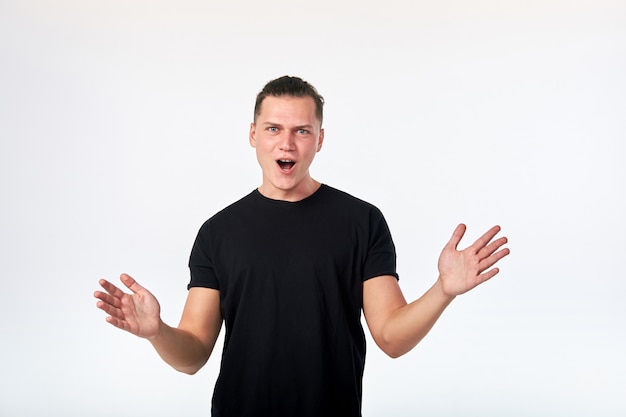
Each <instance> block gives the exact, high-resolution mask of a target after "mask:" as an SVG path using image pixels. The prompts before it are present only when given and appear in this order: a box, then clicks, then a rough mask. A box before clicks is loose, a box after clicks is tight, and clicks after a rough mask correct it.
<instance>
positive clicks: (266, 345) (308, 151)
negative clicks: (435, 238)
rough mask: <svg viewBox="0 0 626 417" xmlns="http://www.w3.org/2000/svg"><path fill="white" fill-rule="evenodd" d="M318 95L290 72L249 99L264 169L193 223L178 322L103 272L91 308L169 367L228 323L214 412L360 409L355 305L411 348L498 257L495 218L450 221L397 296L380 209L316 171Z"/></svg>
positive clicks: (384, 338)
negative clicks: (468, 230) (417, 276)
mask: <svg viewBox="0 0 626 417" xmlns="http://www.w3.org/2000/svg"><path fill="white" fill-rule="evenodd" d="M322 108H323V98H322V97H321V96H320V95H319V94H318V93H317V91H316V90H315V88H314V87H313V86H311V85H310V84H308V83H307V82H305V81H303V80H301V79H300V78H297V77H288V76H285V77H281V78H278V79H276V80H273V81H270V82H269V83H268V84H267V85H266V86H265V87H264V88H263V90H262V91H261V92H260V93H259V95H258V96H257V101H256V106H255V111H254V122H253V123H251V125H250V137H249V140H250V144H251V145H252V147H253V148H255V149H256V155H257V159H258V162H259V165H260V166H261V170H262V173H263V181H262V183H261V185H260V186H259V188H258V189H256V190H254V191H252V192H251V193H250V194H248V195H247V196H245V197H244V198H242V199H241V200H239V201H237V202H236V203H234V204H232V205H230V206H228V207H227V208H225V209H224V210H222V211H220V212H219V213H217V214H215V215H214V216H213V217H211V218H210V219H209V220H207V222H206V223H204V225H203V226H202V227H201V229H200V231H199V233H198V236H197V238H196V241H195V243H194V246H193V249H192V252H191V256H190V261H189V267H190V270H191V282H190V284H189V286H188V288H189V293H188V297H187V301H186V303H185V307H184V309H183V313H182V318H181V321H180V324H179V325H178V327H170V326H168V325H166V324H165V323H163V322H162V321H161V319H160V308H159V304H158V302H157V300H156V298H155V297H154V296H153V295H152V294H151V293H150V292H148V291H147V290H146V289H144V288H143V287H142V286H140V285H139V284H138V283H137V282H136V281H135V280H133V279H132V278H131V277H130V276H128V275H125V274H123V275H122V276H121V281H122V282H123V284H124V285H125V286H126V287H128V288H129V289H130V290H131V291H132V294H127V293H124V292H123V291H122V290H121V289H119V288H117V287H116V286H114V285H113V284H111V283H110V282H107V281H105V280H101V281H100V285H101V286H102V287H103V288H104V289H105V290H106V292H101V291H96V292H95V297H96V298H98V299H99V301H98V303H97V306H98V307H99V308H100V309H102V310H104V311H105V312H106V313H108V314H109V317H107V321H108V322H109V323H111V324H112V325H114V326H116V327H119V328H121V329H123V330H127V331H129V332H130V333H132V334H135V335H137V336H140V337H144V338H146V339H148V340H149V341H150V343H152V345H153V346H154V348H155V349H156V351H157V352H158V353H159V355H160V356H161V357H162V358H163V360H165V362H167V363H168V364H170V365H171V366H172V367H174V368H175V369H177V370H179V371H181V372H186V373H189V374H193V373H195V372H197V371H198V370H199V369H200V368H201V367H202V366H203V365H204V364H205V363H206V361H207V360H208V358H209V356H210V355H211V352H212V351H213V347H214V345H215V341H216V339H217V337H218V334H219V332H220V329H221V326H222V322H224V323H225V327H226V335H225V342H224V348H223V354H222V364H221V370H220V374H219V377H218V380H217V383H216V386H215V390H214V394H213V403H212V414H213V416H214V417H222V416H227V417H237V416H274V417H280V416H290V417H291V416H299V417H306V416H310V417H322V416H324V417H328V416H341V417H350V416H354V417H356V416H360V415H361V381H362V376H363V367H364V361H365V337H364V333H363V329H362V326H361V322H360V317H361V311H363V314H364V316H365V319H366V321H367V326H368V328H369V330H370V332H371V334H372V336H373V338H374V340H375V342H376V344H377V345H378V346H379V347H380V348H381V349H382V350H383V351H384V352H385V353H386V354H388V355H389V356H391V357H398V356H400V355H403V354H404V353H406V352H408V351H409V350H411V349H412V348H413V347H414V346H415V345H416V344H417V343H418V342H419V341H420V340H421V339H422V338H423V337H424V336H425V335H426V334H427V333H428V331H429V330H430V329H431V327H432V326H433V325H434V324H435V322H436V321H437V319H438V318H439V316H440V315H441V313H442V312H443V311H444V309H445V308H446V307H447V306H448V305H449V304H450V302H451V301H452V300H453V299H454V298H455V297H456V296H457V295H459V294H462V293H464V292H466V291H468V290H470V289H472V288H474V287H475V286H477V285H478V284H480V283H482V282H484V281H486V280H488V279H490V278H492V277H493V276H494V275H496V274H497V273H498V269H497V268H492V269H490V268H491V267H492V266H493V265H494V264H495V263H496V262H497V261H498V260H500V259H502V258H503V257H504V256H506V255H508V253H509V250H508V249H507V248H502V246H503V245H504V244H505V243H506V242H507V240H506V238H504V237H501V238H498V239H495V240H494V238H495V236H496V234H497V233H498V232H499V230H500V228H499V227H498V226H496V227H493V228H492V229H491V230H489V231H488V232H487V233H485V234H484V235H483V236H482V237H481V238H480V239H478V240H477V241H476V242H475V243H474V244H473V245H471V246H470V247H468V248H467V249H465V250H461V251H459V250H457V245H458V244H459V242H460V240H461V238H462V237H463V234H464V233H465V226H464V225H459V226H458V227H457V228H456V230H455V231H454V233H453V235H452V238H451V239H450V241H449V242H448V244H447V245H446V246H445V248H444V249H443V251H442V253H441V256H440V258H439V263H438V267H439V277H438V278H437V280H436V282H435V284H434V285H433V286H432V287H431V288H430V289H429V290H428V291H427V292H426V293H425V294H424V295H423V296H422V297H420V298H419V299H417V300H416V301H414V302H412V303H410V304H407V302H406V301H405V298H404V296H403V294H402V292H401V290H400V287H399V285H398V275H397V273H396V268H395V264H396V255H395V249H394V245H393V241H392V239H391V234H390V233H389V230H388V227H387V224H386V222H385V219H384V217H383V215H382V214H381V212H380V211H379V210H378V209H377V208H376V207H374V206H372V205H371V204H369V203H366V202H364V201H362V200H359V199H357V198H355V197H352V196H350V195H348V194H346V193H344V192H342V191H339V190H336V189H334V188H331V187H329V186H327V185H324V184H320V183H319V182H318V181H316V180H314V179H313V178H312V177H311V175H310V173H309V167H310V165H311V163H312V162H313V159H314V158H315V154H316V153H317V152H319V151H320V150H321V148H322V145H323V142H324V130H323V129H322V118H323V116H322Z"/></svg>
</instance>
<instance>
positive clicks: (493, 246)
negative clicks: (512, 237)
mask: <svg viewBox="0 0 626 417" xmlns="http://www.w3.org/2000/svg"><path fill="white" fill-rule="evenodd" d="M507 242H508V239H507V238H506V237H501V238H499V239H497V240H494V241H493V242H491V243H490V244H488V245H487V246H485V247H484V248H482V249H481V250H480V251H479V253H478V254H479V255H480V256H481V259H484V258H487V257H488V256H491V254H493V253H494V252H495V251H497V250H498V249H499V248H500V247H501V246H502V245H505V244H506V243H507Z"/></svg>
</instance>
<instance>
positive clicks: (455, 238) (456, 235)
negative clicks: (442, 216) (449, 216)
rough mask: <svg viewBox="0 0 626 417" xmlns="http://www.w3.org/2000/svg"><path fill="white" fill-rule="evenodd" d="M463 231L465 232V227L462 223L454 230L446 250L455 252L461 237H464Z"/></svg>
mask: <svg viewBox="0 0 626 417" xmlns="http://www.w3.org/2000/svg"><path fill="white" fill-rule="evenodd" d="M465 230H467V227H466V226H465V225H464V224H463V223H461V224H459V225H458V226H457V227H456V229H454V232H453V233H452V237H451V238H450V240H449V241H448V243H447V244H446V248H449V249H454V250H456V248H457V247H458V246H459V243H460V242H461V239H463V235H465Z"/></svg>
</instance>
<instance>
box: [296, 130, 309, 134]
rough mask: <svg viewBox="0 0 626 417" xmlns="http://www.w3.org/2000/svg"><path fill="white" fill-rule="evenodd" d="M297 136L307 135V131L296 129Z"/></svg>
mask: <svg viewBox="0 0 626 417" xmlns="http://www.w3.org/2000/svg"><path fill="white" fill-rule="evenodd" d="M298 134H300V135H308V134H309V131H308V130H306V129H298Z"/></svg>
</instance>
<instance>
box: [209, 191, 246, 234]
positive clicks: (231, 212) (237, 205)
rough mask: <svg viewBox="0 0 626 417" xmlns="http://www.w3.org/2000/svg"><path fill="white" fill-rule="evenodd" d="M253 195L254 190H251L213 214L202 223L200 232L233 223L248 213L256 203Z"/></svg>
mask: <svg viewBox="0 0 626 417" xmlns="http://www.w3.org/2000/svg"><path fill="white" fill-rule="evenodd" d="M255 193H256V190H253V191H252V192H250V193H248V194H247V195H245V196H244V197H242V198H240V199H239V200H237V201H235V202H233V203H231V204H229V205H228V206H226V207H224V208H223V209H221V210H220V211H218V212H217V213H215V214H213V215H212V216H211V217H209V218H208V219H207V220H206V221H205V222H204V224H203V225H202V227H201V230H202V229H207V228H209V227H211V225H213V226H215V225H220V224H229V223H232V222H235V221H236V219H237V218H238V217H240V216H241V214H242V213H243V212H246V211H250V210H251V209H253V208H254V206H255V202H256V201H257V198H255Z"/></svg>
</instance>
